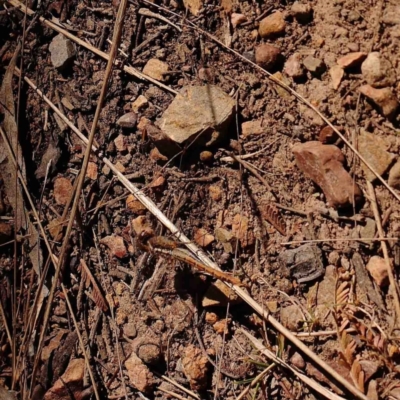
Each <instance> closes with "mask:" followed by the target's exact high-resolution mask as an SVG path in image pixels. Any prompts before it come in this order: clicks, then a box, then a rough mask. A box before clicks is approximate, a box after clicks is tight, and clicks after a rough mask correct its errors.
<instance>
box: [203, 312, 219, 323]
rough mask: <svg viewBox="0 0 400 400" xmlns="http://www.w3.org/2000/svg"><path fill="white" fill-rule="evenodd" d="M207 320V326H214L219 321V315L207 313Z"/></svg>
mask: <svg viewBox="0 0 400 400" xmlns="http://www.w3.org/2000/svg"><path fill="white" fill-rule="evenodd" d="M205 320H206V322H207V324H210V325H214V324H215V323H216V322H217V321H218V320H219V318H218V315H217V314H215V313H213V312H206V317H205Z"/></svg>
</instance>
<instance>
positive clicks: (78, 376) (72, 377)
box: [44, 358, 85, 400]
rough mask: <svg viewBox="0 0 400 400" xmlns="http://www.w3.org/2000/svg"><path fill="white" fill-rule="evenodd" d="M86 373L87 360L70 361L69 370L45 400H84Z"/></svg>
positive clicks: (46, 395) (50, 390) (76, 359)
mask: <svg viewBox="0 0 400 400" xmlns="http://www.w3.org/2000/svg"><path fill="white" fill-rule="evenodd" d="M84 372H85V360H84V359H83V358H75V359H73V360H71V361H70V363H69V365H68V368H67V370H66V371H65V372H64V373H63V374H62V376H61V377H60V378H59V379H58V380H57V381H56V382H55V384H54V386H53V387H52V388H51V389H49V390H48V392H47V393H46V394H45V396H44V400H68V399H71V398H74V399H81V398H83V393H82V392H83V376H84Z"/></svg>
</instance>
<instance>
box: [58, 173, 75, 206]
mask: <svg viewBox="0 0 400 400" xmlns="http://www.w3.org/2000/svg"><path fill="white" fill-rule="evenodd" d="M71 194H72V184H71V181H70V180H69V179H67V178H63V177H60V178H57V179H56V180H55V182H54V199H55V201H56V203H57V204H58V205H60V206H64V205H65V204H67V202H68V200H69V198H70V196H71Z"/></svg>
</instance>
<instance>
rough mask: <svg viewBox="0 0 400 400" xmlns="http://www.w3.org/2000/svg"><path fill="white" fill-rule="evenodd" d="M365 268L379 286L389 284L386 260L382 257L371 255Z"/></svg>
mask: <svg viewBox="0 0 400 400" xmlns="http://www.w3.org/2000/svg"><path fill="white" fill-rule="evenodd" d="M367 270H368V272H369V273H370V274H371V276H372V278H373V279H374V281H375V282H376V284H377V285H378V286H380V287H384V286H388V285H389V277H388V272H387V267H386V261H385V259H383V258H382V257H379V256H372V257H371V258H370V260H369V261H368V264H367Z"/></svg>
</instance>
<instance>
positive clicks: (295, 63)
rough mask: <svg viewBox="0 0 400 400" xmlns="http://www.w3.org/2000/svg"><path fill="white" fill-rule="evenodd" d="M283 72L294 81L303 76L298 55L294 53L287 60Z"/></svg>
mask: <svg viewBox="0 0 400 400" xmlns="http://www.w3.org/2000/svg"><path fill="white" fill-rule="evenodd" d="M283 72H284V73H285V74H286V75H288V76H290V77H292V78H294V79H296V78H301V77H302V76H303V75H304V69H303V66H302V64H301V60H300V54H298V53H294V54H292V55H291V56H290V57H289V58H288V59H287V61H286V62H285V66H284V68H283Z"/></svg>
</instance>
